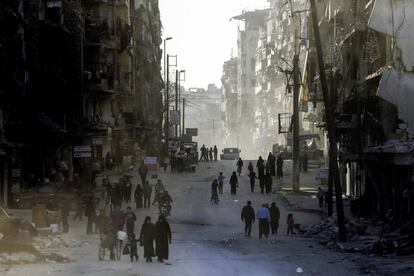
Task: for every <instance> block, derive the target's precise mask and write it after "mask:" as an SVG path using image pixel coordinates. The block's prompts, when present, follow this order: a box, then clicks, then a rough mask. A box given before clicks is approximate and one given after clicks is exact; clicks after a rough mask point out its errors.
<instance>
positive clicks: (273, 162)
mask: <svg viewBox="0 0 414 276" xmlns="http://www.w3.org/2000/svg"><path fill="white" fill-rule="evenodd" d="M267 162H268V163H269V171H270V175H271V176H275V175H276V157H275V156H274V155H273V154H272V153H271V152H269V156H268V157H267Z"/></svg>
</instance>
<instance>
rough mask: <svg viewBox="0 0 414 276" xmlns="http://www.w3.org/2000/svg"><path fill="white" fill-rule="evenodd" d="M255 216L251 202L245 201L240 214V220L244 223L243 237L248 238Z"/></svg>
mask: <svg viewBox="0 0 414 276" xmlns="http://www.w3.org/2000/svg"><path fill="white" fill-rule="evenodd" d="M255 219H256V216H255V214H254V209H253V207H252V202H251V201H247V205H246V206H244V207H243V209H242V212H241V220H242V221H244V224H245V227H244V235H245V236H246V237H250V233H251V232H252V224H253V223H254V221H255Z"/></svg>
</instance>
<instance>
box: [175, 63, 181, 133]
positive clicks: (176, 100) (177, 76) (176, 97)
mask: <svg viewBox="0 0 414 276" xmlns="http://www.w3.org/2000/svg"><path fill="white" fill-rule="evenodd" d="M179 79H180V72H179V71H178V70H175V112H177V113H178V112H179V111H178V101H179V100H178V81H179ZM175 137H176V138H178V124H177V122H176V124H175Z"/></svg>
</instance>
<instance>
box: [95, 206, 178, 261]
mask: <svg viewBox="0 0 414 276" xmlns="http://www.w3.org/2000/svg"><path fill="white" fill-rule="evenodd" d="M98 218H99V222H100V225H99V233H100V234H102V235H103V236H104V235H111V236H112V237H113V239H118V238H117V234H118V233H119V231H124V230H125V232H126V234H127V243H126V244H123V243H121V246H124V250H123V253H124V254H129V256H130V260H131V262H133V261H138V243H139V244H140V245H141V246H142V247H144V258H145V259H146V262H152V258H153V257H155V256H156V257H158V261H159V262H163V261H164V260H168V255H169V244H171V228H170V225H169V223H168V222H167V219H166V218H165V217H164V216H162V215H160V216H159V217H158V221H157V222H156V223H155V225H154V224H153V223H152V222H151V217H148V216H147V217H146V218H145V220H144V223H143V224H142V226H141V231H140V235H139V239H137V238H136V235H135V232H136V231H135V230H136V228H135V222H136V221H137V216H136V215H135V213H134V212H133V211H132V208H131V207H130V206H128V207H127V208H126V212H124V211H122V210H121V209H120V208H118V207H116V209H115V210H113V211H112V212H111V215H110V217H107V216H106V214H105V212H104V211H103V210H101V213H100V215H99V217H98ZM101 237H102V236H101ZM154 242H155V250H154ZM114 246H115V243H113V244H112V246H111V247H110V248H109V250H110V255H111V259H114V249H115V248H114ZM126 248H127V250H125V249H126Z"/></svg>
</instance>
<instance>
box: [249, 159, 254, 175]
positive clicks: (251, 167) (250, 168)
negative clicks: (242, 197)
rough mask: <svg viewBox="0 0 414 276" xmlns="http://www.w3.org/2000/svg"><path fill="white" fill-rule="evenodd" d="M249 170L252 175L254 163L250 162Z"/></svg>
mask: <svg viewBox="0 0 414 276" xmlns="http://www.w3.org/2000/svg"><path fill="white" fill-rule="evenodd" d="M247 170H248V171H249V175H250V173H251V172H253V171H254V168H253V164H252V162H249V165H248V166H247Z"/></svg>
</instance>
